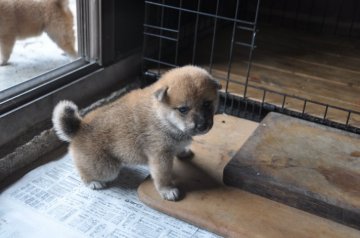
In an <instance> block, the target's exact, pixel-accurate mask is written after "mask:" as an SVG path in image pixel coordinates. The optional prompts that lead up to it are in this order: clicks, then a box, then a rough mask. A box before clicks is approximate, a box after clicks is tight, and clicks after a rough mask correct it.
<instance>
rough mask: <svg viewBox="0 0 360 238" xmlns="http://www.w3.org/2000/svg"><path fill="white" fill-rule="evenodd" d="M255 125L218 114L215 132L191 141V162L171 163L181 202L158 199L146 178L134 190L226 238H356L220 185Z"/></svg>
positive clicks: (333, 225) (339, 228) (346, 229)
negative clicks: (192, 155) (183, 192)
mask: <svg viewBox="0 0 360 238" xmlns="http://www.w3.org/2000/svg"><path fill="white" fill-rule="evenodd" d="M257 126H258V124H257V123H254V122H251V121H247V120H243V119H239V118H235V117H231V116H226V115H217V116H216V117H215V124H214V128H213V129H212V130H211V131H210V132H209V133H208V134H206V135H204V136H199V137H196V138H195V139H194V142H193V144H192V149H193V151H194V152H195V155H196V156H195V158H194V159H193V160H191V161H178V160H176V163H175V168H174V169H175V178H176V181H177V183H178V184H179V185H180V188H181V189H182V190H184V191H185V192H186V195H185V198H184V199H183V200H181V201H179V202H168V201H164V200H162V199H161V198H160V197H159V195H158V193H157V192H156V190H155V188H154V186H153V183H152V181H151V180H150V179H148V180H146V181H145V182H144V183H142V184H141V185H140V187H139V189H138V194H139V197H140V199H141V200H142V201H143V202H144V203H145V204H147V205H149V206H151V207H153V208H155V209H157V210H159V211H162V212H164V213H167V214H169V215H171V216H174V217H177V218H179V219H182V220H185V221H187V222H189V223H191V224H194V225H197V226H200V227H202V228H204V229H207V230H210V231H213V232H215V233H217V234H219V235H222V236H225V237H245V238H247V237H266V238H272V237H274V238H281V237H284V238H285V237H286V238H288V237H293V238H297V237H316V238H318V237H330V238H331V237H354V238H355V237H359V236H360V231H357V230H355V229H352V228H350V227H346V226H344V225H341V224H339V223H336V222H333V221H330V220H327V219H324V218H321V217H317V216H315V215H312V214H309V213H306V212H303V211H300V210H298V209H295V208H292V207H289V206H286V205H283V204H280V203H278V202H275V201H272V200H269V199H266V198H263V197H260V196H258V195H254V194H251V193H249V192H246V191H243V190H240V189H236V188H231V187H226V186H224V185H222V184H221V181H222V179H223V178H222V171H223V168H224V166H225V165H226V164H227V163H228V162H229V160H230V159H231V158H232V157H233V156H234V154H235V153H236V151H237V150H238V149H239V148H240V147H241V146H242V145H243V143H244V142H245V141H246V139H247V138H248V137H249V136H250V135H251V134H252V133H253V131H254V130H255V129H256V128H257Z"/></svg>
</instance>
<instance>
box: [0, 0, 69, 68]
mask: <svg viewBox="0 0 360 238" xmlns="http://www.w3.org/2000/svg"><path fill="white" fill-rule="evenodd" d="M68 5H69V3H68V0H0V65H6V64H7V62H8V60H9V58H10V55H11V52H12V50H13V47H14V44H15V41H16V40H17V39H24V38H27V37H32V36H37V35H40V34H42V33H43V32H46V33H47V34H48V35H49V37H50V38H51V39H52V40H53V41H54V42H55V43H56V44H57V45H58V46H59V47H60V48H61V49H62V50H63V51H65V52H66V53H67V54H68V55H70V56H71V57H76V51H75V48H74V44H75V35H74V29H73V26H74V21H73V15H72V13H71V11H70V8H69V6H68Z"/></svg>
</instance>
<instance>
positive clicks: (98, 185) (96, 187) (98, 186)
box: [88, 181, 106, 190]
mask: <svg viewBox="0 0 360 238" xmlns="http://www.w3.org/2000/svg"><path fill="white" fill-rule="evenodd" d="M88 186H89V188H91V189H93V190H99V189H103V188H105V187H106V183H104V182H99V181H91V182H90V183H89V184H88Z"/></svg>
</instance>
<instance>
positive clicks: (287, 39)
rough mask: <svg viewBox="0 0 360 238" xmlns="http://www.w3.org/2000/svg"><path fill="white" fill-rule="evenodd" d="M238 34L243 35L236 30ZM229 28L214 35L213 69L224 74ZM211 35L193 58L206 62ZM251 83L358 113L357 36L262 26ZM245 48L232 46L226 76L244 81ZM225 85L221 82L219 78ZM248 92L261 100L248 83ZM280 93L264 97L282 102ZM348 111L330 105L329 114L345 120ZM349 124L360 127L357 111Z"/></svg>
mask: <svg viewBox="0 0 360 238" xmlns="http://www.w3.org/2000/svg"><path fill="white" fill-rule="evenodd" d="M237 37H240V38H241V35H239V34H238V36H237ZM230 39H231V28H229V29H223V30H219V33H218V34H217V35H216V42H215V48H214V61H213V69H212V74H213V75H214V76H215V77H216V78H218V79H226V78H227V73H228V62H229V55H230V53H229V52H230ZM211 42H212V41H211V39H208V40H204V41H203V42H201V43H198V50H197V52H196V54H197V57H196V61H198V62H200V64H201V65H203V66H204V67H208V66H209V59H210V53H209V52H208V51H209V49H211ZM256 45H257V48H256V49H255V51H254V55H253V63H252V67H251V71H250V77H249V85H253V86H257V87H262V88H265V89H268V90H274V91H276V92H280V93H285V94H288V95H293V96H298V97H302V98H305V99H307V100H313V101H316V102H321V103H325V104H329V105H333V106H337V107H340V108H345V109H350V110H354V111H358V112H360V41H359V40H356V39H348V38H340V37H335V36H330V37H326V36H322V35H314V34H309V33H303V32H297V31H291V30H284V29H277V28H275V27H264V28H260V32H259V33H258V36H257V39H256ZM248 54H249V51H248V50H246V49H245V48H244V47H239V46H235V48H234V55H233V62H232V65H231V72H230V79H231V80H233V81H235V82H242V83H244V82H245V78H246V72H247V62H248ZM222 82H223V84H224V85H225V81H222ZM229 91H230V92H231V93H234V94H239V95H243V91H244V86H242V85H240V84H237V83H234V82H230V84H229ZM247 96H248V97H250V98H252V99H256V100H261V99H262V97H263V92H262V91H261V90H255V89H252V88H251V87H250V88H248V93H247ZM282 100H283V97H282V96H280V95H277V94H273V93H268V94H267V95H266V98H265V101H266V102H269V103H272V104H276V105H280V106H281V105H282ZM303 106H304V102H303V101H302V100H297V99H291V98H287V99H286V102H285V107H286V108H290V109H293V110H296V111H300V112H302V110H303ZM306 106H307V107H306V110H305V112H306V113H308V114H311V115H314V116H318V117H322V116H323V115H324V112H325V106H319V105H315V104H312V103H307V105H306ZM347 116H348V114H347V112H344V111H341V110H337V109H330V110H329V111H328V112H327V119H330V120H333V121H337V122H340V123H345V122H346V119H347ZM349 123H350V125H353V126H356V127H360V115H356V114H352V116H351V118H350V120H349Z"/></svg>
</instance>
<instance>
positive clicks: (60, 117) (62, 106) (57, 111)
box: [52, 100, 81, 142]
mask: <svg viewBox="0 0 360 238" xmlns="http://www.w3.org/2000/svg"><path fill="white" fill-rule="evenodd" d="M52 122H53V125H54V129H55V132H56V134H57V136H58V137H59V138H60V139H61V140H63V141H68V142H70V141H71V139H72V138H73V137H74V136H75V135H76V133H77V132H78V130H79V129H80V126H81V117H80V115H79V110H78V107H77V106H76V105H75V104H74V103H73V102H71V101H66V100H64V101H60V102H59V103H58V104H57V105H56V106H55V108H54V111H53V115H52Z"/></svg>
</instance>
